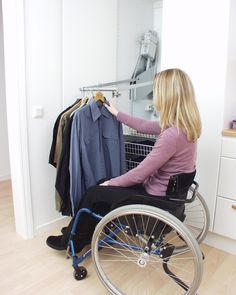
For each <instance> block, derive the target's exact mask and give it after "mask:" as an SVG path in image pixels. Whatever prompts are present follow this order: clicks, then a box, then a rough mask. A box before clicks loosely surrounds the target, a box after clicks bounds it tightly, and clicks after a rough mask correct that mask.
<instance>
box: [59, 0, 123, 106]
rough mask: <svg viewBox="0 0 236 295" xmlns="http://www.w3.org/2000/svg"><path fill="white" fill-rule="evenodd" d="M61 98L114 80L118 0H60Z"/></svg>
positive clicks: (67, 98) (68, 98) (67, 100)
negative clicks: (61, 24)
mask: <svg viewBox="0 0 236 295" xmlns="http://www.w3.org/2000/svg"><path fill="white" fill-rule="evenodd" d="M62 13H63V40H62V46H63V98H64V103H65V105H68V104H70V103H72V102H74V100H75V99H76V98H77V97H78V96H79V94H80V93H79V88H80V87H83V86H89V85H93V84H99V83H106V82H109V81H113V80H116V58H117V40H116V38H117V34H116V31H117V0H99V1H92V0H90V1H88V0H80V1H78V0H64V1H63V10H62Z"/></svg>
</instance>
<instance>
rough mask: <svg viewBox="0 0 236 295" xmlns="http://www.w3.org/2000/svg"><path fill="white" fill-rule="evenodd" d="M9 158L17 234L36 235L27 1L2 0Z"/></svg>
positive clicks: (28, 236)
mask: <svg viewBox="0 0 236 295" xmlns="http://www.w3.org/2000/svg"><path fill="white" fill-rule="evenodd" d="M1 4H2V15H3V33H4V56H5V87H6V106H7V125H8V138H9V157H10V168H11V181H12V194H13V204H14V216H15V227H16V232H17V233H18V234H19V235H20V236H22V237H23V238H25V239H29V238H32V237H33V236H34V224H33V210H32V198H31V188H30V169H29V152H28V150H29V149H28V131H27V128H28V127H27V96H26V83H27V81H26V75H25V63H26V60H25V18H24V0H2V3H1Z"/></svg>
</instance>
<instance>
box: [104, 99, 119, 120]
mask: <svg viewBox="0 0 236 295" xmlns="http://www.w3.org/2000/svg"><path fill="white" fill-rule="evenodd" d="M109 104H110V105H107V104H106V103H104V104H103V105H104V106H105V107H106V108H107V109H108V111H109V112H110V113H111V114H112V115H113V116H115V117H116V116H117V114H118V112H119V111H118V110H117V109H116V108H115V107H114V106H113V104H112V103H110V102H109Z"/></svg>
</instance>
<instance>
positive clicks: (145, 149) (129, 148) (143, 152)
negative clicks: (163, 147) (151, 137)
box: [125, 142, 153, 157]
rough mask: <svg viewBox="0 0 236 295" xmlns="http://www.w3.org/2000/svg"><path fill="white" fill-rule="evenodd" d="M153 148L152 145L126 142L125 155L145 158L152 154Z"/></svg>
mask: <svg viewBox="0 0 236 295" xmlns="http://www.w3.org/2000/svg"><path fill="white" fill-rule="evenodd" d="M152 148H153V146H152V145H147V144H141V143H136V142H125V154H130V155H135V156H144V157H145V156H147V155H148V154H149V153H150V152H151V150H152Z"/></svg>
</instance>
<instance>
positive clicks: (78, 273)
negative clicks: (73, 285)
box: [74, 266, 88, 281]
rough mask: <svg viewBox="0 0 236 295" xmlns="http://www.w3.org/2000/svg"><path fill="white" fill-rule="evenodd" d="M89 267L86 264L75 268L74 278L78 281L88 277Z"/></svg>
mask: <svg viewBox="0 0 236 295" xmlns="http://www.w3.org/2000/svg"><path fill="white" fill-rule="evenodd" d="M87 274H88V272H87V269H86V268H85V267H84V266H78V268H76V270H74V278H75V279H76V280H77V281H80V280H83V279H85V278H86V277H87Z"/></svg>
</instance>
